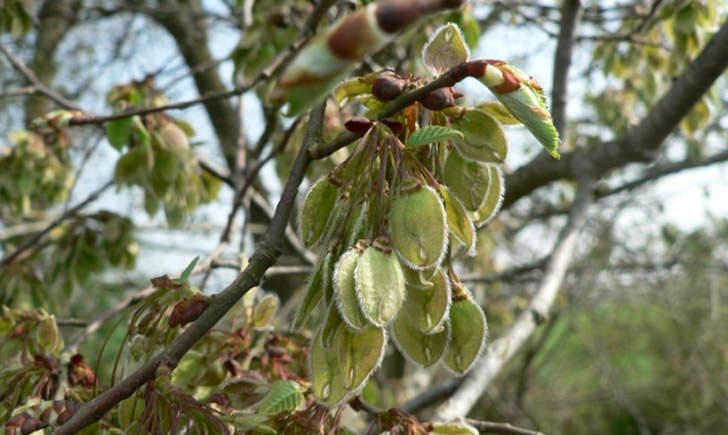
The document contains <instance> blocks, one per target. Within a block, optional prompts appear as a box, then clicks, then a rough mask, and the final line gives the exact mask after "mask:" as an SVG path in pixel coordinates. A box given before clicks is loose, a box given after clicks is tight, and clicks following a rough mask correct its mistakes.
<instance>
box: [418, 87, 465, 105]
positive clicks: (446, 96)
mask: <svg viewBox="0 0 728 435" xmlns="http://www.w3.org/2000/svg"><path fill="white" fill-rule="evenodd" d="M456 95H461V94H460V93H459V92H457V91H456V90H455V89H454V88H440V89H435V90H434V91H432V92H430V93H429V94H427V95H425V96H424V97H422V98H421V99H420V100H419V101H420V103H422V105H423V106H425V107H426V108H427V109H430V110H442V109H446V108H448V107H452V106H454V105H455V98H457V97H456Z"/></svg>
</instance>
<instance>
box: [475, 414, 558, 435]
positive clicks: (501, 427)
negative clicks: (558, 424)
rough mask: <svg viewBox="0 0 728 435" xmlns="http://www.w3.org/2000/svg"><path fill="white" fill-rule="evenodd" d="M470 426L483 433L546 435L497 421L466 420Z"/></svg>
mask: <svg viewBox="0 0 728 435" xmlns="http://www.w3.org/2000/svg"><path fill="white" fill-rule="evenodd" d="M466 421H467V422H468V424H469V425H471V426H473V427H474V428H476V429H478V430H479V431H481V432H486V433H488V432H491V433H499V434H516V435H545V434H544V433H543V432H539V431H536V430H530V429H524V428H522V427H518V426H513V425H512V424H510V423H498V422H495V421H481V420H473V419H472V418H468V419H466Z"/></svg>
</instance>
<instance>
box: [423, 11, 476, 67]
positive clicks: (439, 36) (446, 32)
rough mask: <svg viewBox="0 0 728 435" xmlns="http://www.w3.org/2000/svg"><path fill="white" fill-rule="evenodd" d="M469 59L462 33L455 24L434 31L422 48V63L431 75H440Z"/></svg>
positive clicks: (468, 51)
mask: <svg viewBox="0 0 728 435" xmlns="http://www.w3.org/2000/svg"><path fill="white" fill-rule="evenodd" d="M468 59H470V49H469V48H468V44H467V43H466V42H465V37H464V36H463V32H462V31H461V30H460V27H458V25H457V24H455V23H447V24H445V25H443V26H442V27H440V28H439V29H437V30H435V33H433V34H432V36H431V37H430V40H429V41H427V43H426V44H425V46H424V47H423V48H422V62H423V63H424V64H425V65H427V67H428V68H429V69H430V71H432V73H433V74H442V73H443V72H445V71H447V70H449V69H450V68H452V67H454V66H455V65H458V64H459V63H462V62H465V61H467V60H468Z"/></svg>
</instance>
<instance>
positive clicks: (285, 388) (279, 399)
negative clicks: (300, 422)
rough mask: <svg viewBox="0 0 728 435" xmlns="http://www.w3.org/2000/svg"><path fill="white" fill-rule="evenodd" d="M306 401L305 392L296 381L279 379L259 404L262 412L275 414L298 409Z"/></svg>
mask: <svg viewBox="0 0 728 435" xmlns="http://www.w3.org/2000/svg"><path fill="white" fill-rule="evenodd" d="M303 402H304V397H303V393H301V389H300V387H299V386H298V384H297V383H296V382H294V381H277V382H276V383H274V384H273V386H272V387H271V389H270V391H269V392H268V394H266V396H265V397H264V398H263V400H262V401H261V402H260V404H259V405H258V412H260V413H261V414H268V415H275V414H279V413H281V412H283V411H288V412H292V411H295V410H297V409H298V408H299V407H300V406H301V404H303Z"/></svg>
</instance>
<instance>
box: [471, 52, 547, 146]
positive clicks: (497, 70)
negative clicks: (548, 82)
mask: <svg viewBox="0 0 728 435" xmlns="http://www.w3.org/2000/svg"><path fill="white" fill-rule="evenodd" d="M479 79H480V81H481V82H483V84H485V85H486V86H488V88H489V89H490V90H491V91H492V92H493V93H494V94H495V96H496V98H498V101H500V102H501V103H503V105H504V106H505V107H506V108H507V109H508V111H509V112H511V114H512V115H513V116H514V117H515V118H516V119H518V120H519V121H521V122H522V123H523V125H525V126H526V128H527V129H528V130H529V131H530V132H531V134H533V135H534V137H536V139H538V141H539V142H541V145H543V146H544V148H546V151H548V153H549V154H551V156H553V157H554V158H557V159H558V158H559V145H560V144H561V140H560V139H559V132H558V131H556V127H554V123H553V121H552V119H551V114H550V113H549V107H548V100H547V98H546V94H544V91H543V87H542V86H541V85H540V84H539V83H538V81H536V79H534V78H533V77H530V76H529V75H528V74H526V73H525V72H523V71H521V70H520V69H518V68H516V67H515V66H513V65H510V64H507V63H506V62H502V61H498V62H492V61H491V62H490V63H489V64H487V65H485V67H484V73H483V75H482V76H481V77H479Z"/></svg>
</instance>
